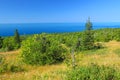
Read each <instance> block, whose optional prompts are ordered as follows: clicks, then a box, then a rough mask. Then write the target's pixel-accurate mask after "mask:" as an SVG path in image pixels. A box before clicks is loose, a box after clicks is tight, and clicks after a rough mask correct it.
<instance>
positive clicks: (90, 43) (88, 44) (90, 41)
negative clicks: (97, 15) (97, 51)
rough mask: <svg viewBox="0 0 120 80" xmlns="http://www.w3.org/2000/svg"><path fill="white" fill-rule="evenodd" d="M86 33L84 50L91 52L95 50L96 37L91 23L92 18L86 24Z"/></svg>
mask: <svg viewBox="0 0 120 80" xmlns="http://www.w3.org/2000/svg"><path fill="white" fill-rule="evenodd" d="M85 28H86V29H85V32H84V36H83V49H85V50H90V49H93V48H94V35H93V32H92V31H91V30H92V23H91V21H90V18H88V20H87V22H86V24H85Z"/></svg>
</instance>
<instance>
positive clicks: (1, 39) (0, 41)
mask: <svg viewBox="0 0 120 80" xmlns="http://www.w3.org/2000/svg"><path fill="white" fill-rule="evenodd" d="M2 45H3V38H2V37H1V36H0V48H2Z"/></svg>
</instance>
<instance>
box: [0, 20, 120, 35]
mask: <svg viewBox="0 0 120 80" xmlns="http://www.w3.org/2000/svg"><path fill="white" fill-rule="evenodd" d="M101 28H120V23H118V22H114V23H93V29H101ZM15 29H18V31H19V33H20V35H24V34H38V33H43V32H45V33H62V32H79V31H83V30H85V23H19V24H0V36H12V35H14V31H15Z"/></svg>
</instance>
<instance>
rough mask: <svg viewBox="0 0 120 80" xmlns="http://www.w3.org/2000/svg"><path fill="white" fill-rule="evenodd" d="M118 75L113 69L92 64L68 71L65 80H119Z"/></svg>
mask: <svg viewBox="0 0 120 80" xmlns="http://www.w3.org/2000/svg"><path fill="white" fill-rule="evenodd" d="M116 74H118V75H116ZM119 75H120V72H119V71H118V70H116V69H115V68H111V67H105V66H98V65H95V64H92V65H90V66H82V67H77V68H76V69H74V70H71V71H68V74H67V80H119Z"/></svg>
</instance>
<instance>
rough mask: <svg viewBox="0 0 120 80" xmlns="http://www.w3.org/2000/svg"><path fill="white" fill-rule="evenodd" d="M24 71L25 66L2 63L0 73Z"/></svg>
mask: <svg viewBox="0 0 120 80" xmlns="http://www.w3.org/2000/svg"><path fill="white" fill-rule="evenodd" d="M21 71H24V68H23V67H22V66H21V65H15V64H8V63H3V64H2V65H0V73H5V72H21Z"/></svg>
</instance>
